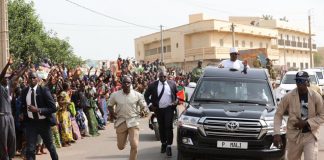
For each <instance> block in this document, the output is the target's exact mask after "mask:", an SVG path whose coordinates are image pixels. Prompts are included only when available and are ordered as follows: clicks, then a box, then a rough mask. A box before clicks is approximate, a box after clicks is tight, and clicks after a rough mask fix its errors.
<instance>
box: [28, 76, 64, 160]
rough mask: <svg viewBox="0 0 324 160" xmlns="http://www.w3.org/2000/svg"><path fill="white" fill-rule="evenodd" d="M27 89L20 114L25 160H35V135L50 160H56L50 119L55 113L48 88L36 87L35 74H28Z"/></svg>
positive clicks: (36, 78) (36, 79)
mask: <svg viewBox="0 0 324 160" xmlns="http://www.w3.org/2000/svg"><path fill="white" fill-rule="evenodd" d="M28 82H29V87H27V88H26V89H24V90H23V92H22V113H23V116H24V118H23V119H24V122H25V124H26V138H27V153H26V157H27V160H35V149H36V141H37V135H40V136H41V137H42V139H43V142H44V144H45V146H46V148H47V149H48V151H49V152H50V154H51V158H52V160H58V155H57V153H56V149H55V146H54V144H53V140H52V132H51V128H50V127H51V126H50V117H51V115H52V113H54V112H56V107H55V102H54V99H53V97H52V95H51V93H50V91H49V89H48V88H46V87H43V86H40V85H38V77H37V74H36V73H35V72H32V71H31V72H29V74H28Z"/></svg>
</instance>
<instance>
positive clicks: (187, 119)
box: [178, 115, 200, 129]
mask: <svg viewBox="0 0 324 160" xmlns="http://www.w3.org/2000/svg"><path fill="white" fill-rule="evenodd" d="M199 119H200V118H199V117H193V116H186V115H181V116H180V118H179V120H178V124H179V126H182V127H187V128H192V129H197V128H198V121H199Z"/></svg>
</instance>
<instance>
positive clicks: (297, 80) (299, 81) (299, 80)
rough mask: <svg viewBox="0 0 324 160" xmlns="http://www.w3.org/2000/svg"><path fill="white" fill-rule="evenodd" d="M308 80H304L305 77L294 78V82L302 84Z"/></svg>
mask: <svg viewBox="0 0 324 160" xmlns="http://www.w3.org/2000/svg"><path fill="white" fill-rule="evenodd" d="M307 81H308V80H306V79H296V83H297V84H304V83H306V82H307Z"/></svg>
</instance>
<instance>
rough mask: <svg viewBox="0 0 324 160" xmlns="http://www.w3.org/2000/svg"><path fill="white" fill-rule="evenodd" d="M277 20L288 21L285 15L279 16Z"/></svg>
mask: <svg viewBox="0 0 324 160" xmlns="http://www.w3.org/2000/svg"><path fill="white" fill-rule="evenodd" d="M279 20H280V21H285V22H288V19H287V17H286V16H284V17H282V18H280V19H279Z"/></svg>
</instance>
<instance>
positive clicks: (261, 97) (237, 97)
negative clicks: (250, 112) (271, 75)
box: [194, 78, 274, 106]
mask: <svg viewBox="0 0 324 160" xmlns="http://www.w3.org/2000/svg"><path fill="white" fill-rule="evenodd" d="M196 89H197V91H196V93H195V96H194V101H206V102H228V103H236V102H239V103H244V102H247V103H255V104H261V105H270V106H274V101H273V97H272V94H271V90H270V87H269V85H268V82H267V81H266V80H247V79H222V78H204V79H202V81H201V84H200V85H199V87H198V88H196Z"/></svg>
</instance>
